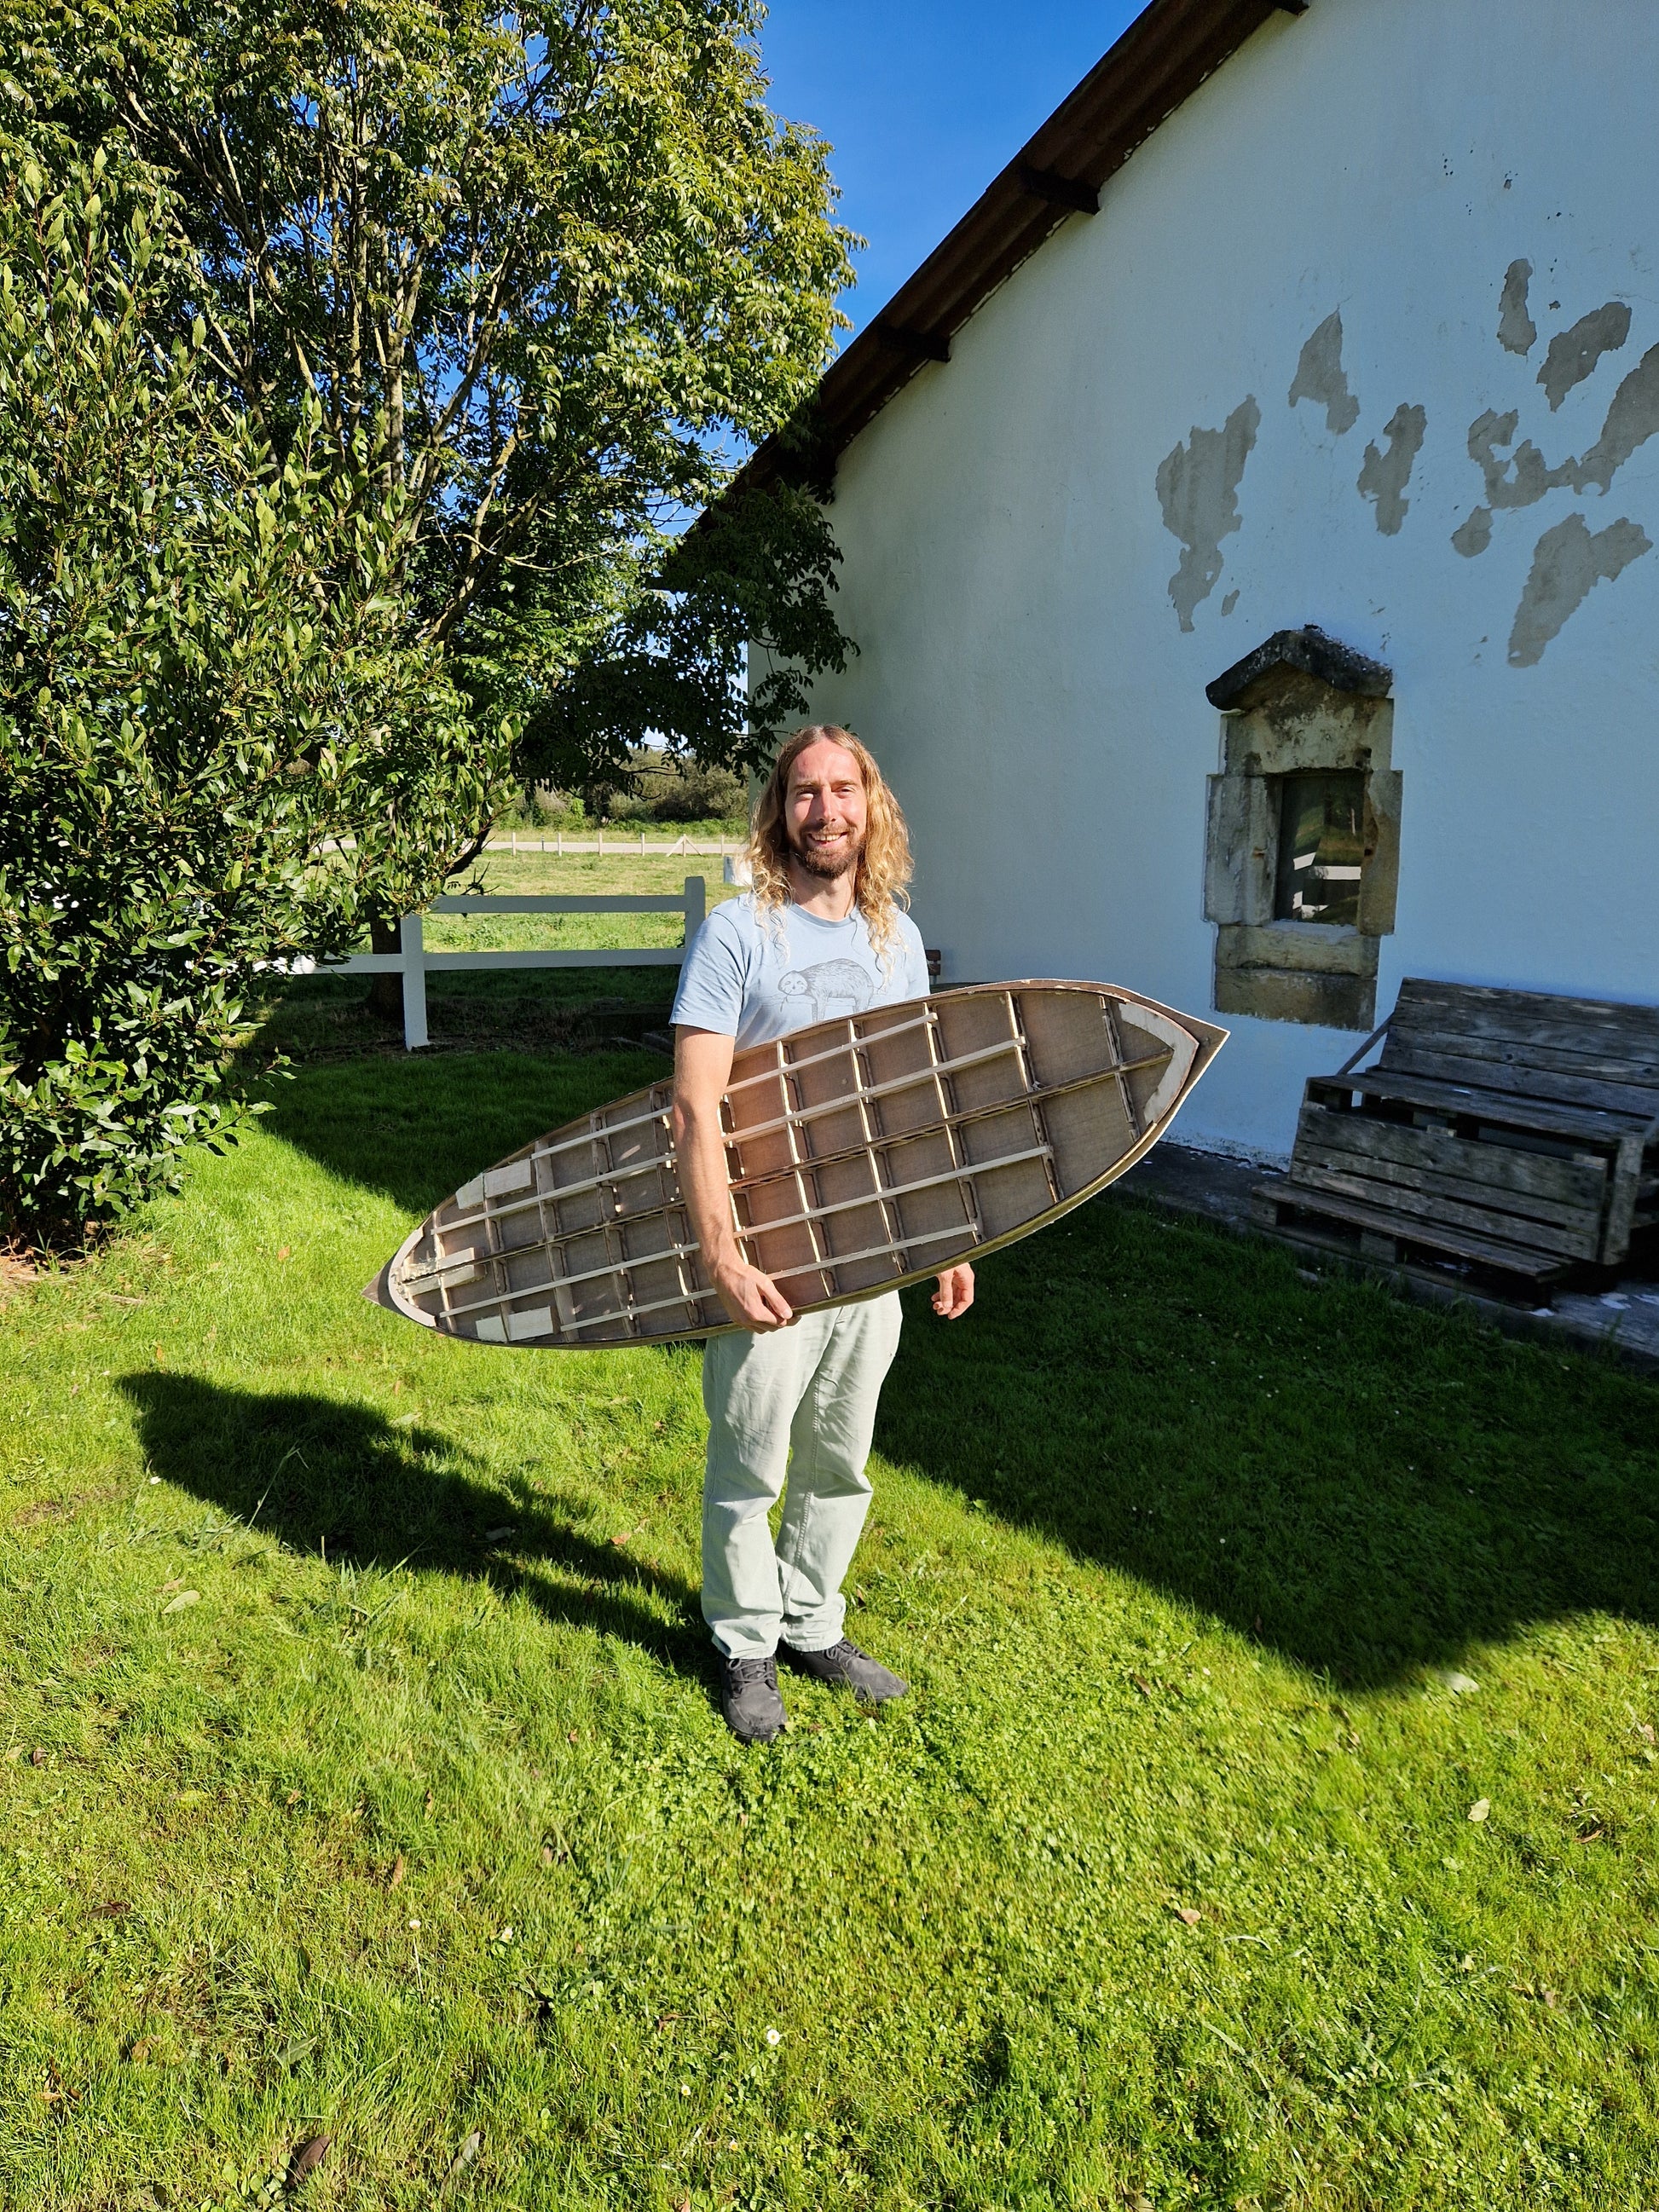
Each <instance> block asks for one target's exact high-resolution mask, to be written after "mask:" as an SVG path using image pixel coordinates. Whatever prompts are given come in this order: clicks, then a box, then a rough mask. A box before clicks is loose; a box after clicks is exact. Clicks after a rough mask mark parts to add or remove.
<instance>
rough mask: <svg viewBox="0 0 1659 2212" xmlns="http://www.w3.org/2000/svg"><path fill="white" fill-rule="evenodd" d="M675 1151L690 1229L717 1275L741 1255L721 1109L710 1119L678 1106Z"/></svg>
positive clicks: (704, 1256) (705, 1262)
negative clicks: (721, 1122)
mask: <svg viewBox="0 0 1659 2212" xmlns="http://www.w3.org/2000/svg"><path fill="white" fill-rule="evenodd" d="M674 1149H675V1152H676V1154H677V1156H678V1163H679V1182H680V1191H681V1194H682V1196H683V1197H684V1200H685V1210H686V1212H687V1213H688V1214H689V1215H690V1218H691V1233H692V1235H693V1236H694V1237H696V1240H697V1243H699V1244H700V1245H701V1246H702V1257H703V1264H704V1266H705V1267H707V1268H708V1272H709V1274H710V1275H711V1276H715V1275H717V1273H718V1271H719V1269H720V1267H722V1266H725V1265H727V1264H729V1263H730V1262H731V1261H733V1260H738V1259H741V1257H742V1254H741V1253H740V1252H739V1251H738V1239H737V1232H736V1230H735V1228H734V1227H733V1225H732V1186H731V1182H730V1180H729V1178H728V1176H727V1172H726V1142H725V1137H724V1133H723V1132H722V1130H721V1129H720V1122H719V1111H718V1109H716V1113H715V1118H714V1120H713V1121H710V1119H709V1117H708V1115H706V1114H703V1113H699V1112H697V1111H696V1110H695V1109H690V1108H688V1107H686V1106H684V1105H683V1104H682V1105H677V1106H676V1107H675V1109H674Z"/></svg>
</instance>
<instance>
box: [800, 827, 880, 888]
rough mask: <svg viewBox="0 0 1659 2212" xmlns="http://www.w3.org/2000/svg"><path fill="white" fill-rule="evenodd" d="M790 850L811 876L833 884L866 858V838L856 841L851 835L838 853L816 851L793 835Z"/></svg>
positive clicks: (821, 881)
mask: <svg viewBox="0 0 1659 2212" xmlns="http://www.w3.org/2000/svg"><path fill="white" fill-rule="evenodd" d="M789 850H790V854H791V855H792V856H793V858H794V859H795V860H799V862H800V864H801V866H802V867H803V868H805V871H806V872H807V874H808V875H809V876H816V877H817V878H818V880H819V882H820V883H825V884H833V883H836V882H837V881H838V880H839V879H840V878H842V876H844V875H846V874H847V873H848V871H849V869H853V868H855V867H857V866H858V864H859V862H860V860H862V859H863V858H864V839H863V838H862V837H860V838H859V839H858V841H857V842H856V843H854V841H853V839H852V838H850V837H849V838H848V841H847V842H846V843H845V844H844V845H843V846H842V848H841V850H840V851H839V852H838V853H819V852H814V850H813V849H812V848H811V846H810V845H808V844H805V842H802V841H801V840H799V839H798V838H796V837H794V836H791V837H790V839H789Z"/></svg>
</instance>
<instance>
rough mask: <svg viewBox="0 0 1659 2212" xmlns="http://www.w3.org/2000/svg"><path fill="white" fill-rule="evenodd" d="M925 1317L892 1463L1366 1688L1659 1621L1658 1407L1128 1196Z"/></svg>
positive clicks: (889, 1436)
mask: <svg viewBox="0 0 1659 2212" xmlns="http://www.w3.org/2000/svg"><path fill="white" fill-rule="evenodd" d="M907 1303H908V1304H909V1305H910V1306H911V1308H912V1310H911V1312H910V1315H909V1326H908V1328H907V1329H906V1331H905V1334H904V1339H903V1342H902V1348H901V1351H900V1353H899V1358H898V1362H897V1364H896V1366H895V1369H894V1370H893V1373H892V1375H891V1376H890V1379H889V1382H888V1386H887V1389H886V1390H885V1392H884V1395H883V1400H882V1408H881V1414H880V1418H879V1421H878V1429H877V1442H878V1445H879V1447H880V1449H882V1450H883V1451H884V1453H885V1454H887V1455H888V1456H890V1458H893V1459H895V1460H897V1461H899V1462H904V1463H907V1464H908V1465H911V1466H913V1467H915V1468H918V1469H919V1470H921V1472H923V1473H925V1474H928V1475H930V1476H933V1477H934V1478H935V1479H937V1480H940V1481H943V1482H945V1483H948V1484H951V1485H952V1486H956V1487H957V1488H959V1489H960V1490H962V1491H963V1492H966V1493H967V1495H968V1496H969V1498H974V1499H978V1500H981V1501H983V1503H984V1504H986V1505H987V1506H989V1507H991V1508H992V1509H994V1510H995V1511H996V1512H997V1513H998V1514H1000V1516H1004V1517H1005V1518H1006V1519H1008V1520H1009V1521H1012V1522H1024V1523H1026V1524H1028V1525H1031V1526H1034V1527H1036V1528H1041V1529H1042V1530H1043V1531H1045V1532H1046V1533H1047V1534H1050V1535H1051V1536H1053V1537H1054V1538H1055V1539H1056V1540H1057V1541H1060V1542H1061V1543H1063V1544H1064V1545H1065V1546H1066V1547H1067V1548H1068V1549H1069V1550H1070V1551H1072V1552H1073V1553H1074V1554H1076V1555H1077V1556H1078V1557H1079V1558H1082V1559H1089V1560H1091V1561H1095V1562H1097V1563H1100V1564H1103V1565H1109V1566H1112V1567H1115V1568H1120V1569H1121V1570H1123V1571H1125V1572H1127V1573H1128V1574H1132V1575H1133V1576H1136V1577H1139V1578H1140V1579H1142V1580H1144V1581H1146V1583H1151V1584H1152V1585H1154V1586H1156V1587H1157V1588H1158V1589H1162V1590H1164V1591H1167V1592H1169V1593H1170V1594H1171V1595H1175V1596H1176V1597H1179V1598H1181V1599H1183V1600H1185V1601H1188V1602H1189V1603H1190V1604H1192V1605H1193V1606H1194V1607H1199V1608H1201V1609H1202V1610H1203V1611H1204V1612H1205V1613H1208V1614H1211V1615H1212V1616H1215V1617H1218V1618H1219V1619H1221V1620H1225V1621H1226V1622H1229V1623H1230V1624H1231V1626H1234V1627H1235V1628H1237V1629H1238V1630H1241V1631H1242V1632H1244V1633H1245V1634H1246V1635H1249V1636H1253V1637H1255V1638H1257V1639H1259V1640H1260V1641H1261V1642H1262V1643H1264V1644H1272V1645H1273V1646H1274V1647H1276V1648H1277V1649H1278V1650H1280V1651H1281V1652H1283V1653H1284V1654H1285V1655H1286V1656H1289V1657H1291V1658H1292V1659H1294V1660H1296V1661H1297V1662H1299V1663H1300V1664H1302V1665H1304V1666H1305V1667H1308V1668H1312V1669H1314V1670H1316V1671H1318V1672H1321V1673H1323V1674H1327V1675H1328V1676H1330V1677H1332V1678H1334V1680H1336V1681H1337V1682H1340V1683H1341V1684H1344V1685H1347V1686H1352V1687H1354V1688H1366V1687H1376V1686H1383V1685H1385V1684H1387V1683H1389V1682H1395V1681H1399V1680H1404V1679H1407V1678H1408V1677H1409V1676H1410V1675H1411V1674H1413V1672H1414V1671H1415V1670H1417V1669H1419V1668H1421V1667H1423V1666H1425V1664H1426V1665H1435V1664H1438V1665H1449V1664H1450V1663H1452V1662H1455V1661H1457V1660H1458V1659H1460V1658H1462V1656H1464V1655H1465V1654H1466V1653H1467V1652H1468V1650H1469V1649H1470V1647H1471V1646H1472V1645H1473V1644H1477V1643H1480V1642H1483V1641H1486V1640H1495V1639H1500V1638H1504V1637H1505V1636H1507V1635H1509V1634H1510V1633H1512V1632H1515V1631H1516V1630H1517V1629H1519V1628H1521V1627H1523V1626H1525V1625H1527V1624H1528V1623H1532V1622H1540V1621H1545V1620H1552V1619H1556V1618H1560V1617H1562V1616H1565V1615H1571V1614H1582V1613H1594V1612H1605V1613H1614V1614H1619V1615H1622V1616H1623V1617H1625V1618H1626V1619H1627V1620H1635V1621H1640V1622H1644V1623H1647V1624H1652V1623H1653V1622H1655V1621H1656V1620H1659V1517H1656V1515H1659V1452H1656V1437H1659V1423H1656V1419H1655V1416H1656V1413H1659V1388H1656V1385H1655V1384H1654V1383H1652V1382H1650V1381H1649V1380H1647V1379H1645V1378H1644V1377H1641V1376H1635V1375H1632V1374H1630V1373H1628V1372H1626V1371H1624V1370H1620V1369H1618V1368H1616V1367H1614V1366H1613V1364H1611V1363H1610V1362H1608V1361H1607V1360H1604V1359H1598V1358H1594V1357H1590V1356H1586V1355H1583V1354H1578V1353H1567V1352H1557V1351H1555V1350H1554V1349H1553V1348H1551V1347H1539V1346H1533V1345H1529V1344H1517V1343H1516V1342H1514V1341H1512V1340H1509V1339H1506V1338H1504V1337H1501V1336H1498V1334H1496V1333H1495V1332H1493V1331H1492V1330H1490V1329H1487V1328H1481V1327H1480V1326H1478V1325H1477V1324H1476V1323H1475V1322H1474V1321H1473V1320H1472V1319H1469V1318H1466V1317H1464V1316H1459V1315H1456V1314H1447V1313H1444V1312H1439V1311H1435V1310H1425V1309H1421V1308H1417V1307H1413V1306H1408V1305H1407V1304H1404V1303H1403V1302H1402V1301H1401V1300H1399V1299H1397V1298H1395V1297H1391V1296H1390V1295H1389V1294H1388V1293H1387V1292H1386V1291H1383V1290H1382V1289H1380V1288H1378V1287H1376V1286H1373V1285H1366V1284H1362V1283H1357V1282H1349V1281H1345V1280H1342V1279H1334V1278H1327V1279H1322V1280H1320V1281H1318V1282H1315V1283H1310V1282H1309V1281H1307V1280H1306V1279H1303V1278H1301V1277H1299V1276H1298V1274H1297V1270H1296V1267H1295V1265H1294V1262H1293V1261H1292V1259H1291V1256H1290V1255H1288V1254H1286V1253H1285V1252H1283V1251H1282V1250H1279V1249H1276V1248H1274V1247H1273V1246H1270V1245H1268V1244H1267V1243H1255V1242H1242V1241H1239V1240H1237V1239H1234V1238H1231V1237H1226V1236H1224V1235H1222V1234H1221V1233H1220V1232H1218V1231H1214V1230H1212V1229H1210V1228H1208V1227H1206V1226H1204V1225H1197V1224H1194V1225H1185V1224H1179V1223H1172V1222H1170V1220H1169V1218H1167V1217H1166V1216H1164V1215H1160V1214H1158V1213H1155V1212H1152V1209H1150V1208H1148V1207H1146V1206H1143V1205H1141V1204H1139V1203H1138V1202H1136V1201H1134V1200H1132V1199H1127V1198H1122V1197H1109V1198H1108V1199H1104V1200H1099V1201H1097V1202H1096V1203H1095V1204H1094V1205H1092V1206H1087V1207H1085V1208H1083V1209H1082V1210H1080V1211H1079V1212H1078V1213H1077V1214H1075V1215H1073V1217H1072V1218H1070V1219H1069V1220H1067V1221H1066V1222H1063V1223H1060V1224H1059V1225H1056V1226H1055V1227H1054V1228H1053V1229H1051V1230H1048V1231H1045V1232H1044V1233H1043V1235H1042V1236H1041V1237H1036V1238H1033V1239H1031V1240H1030V1242H1028V1243H1024V1244H1022V1245H1019V1246H1017V1247H1015V1248H1014V1249H1012V1250H1010V1251H1008V1252H1006V1253H1003V1254H1000V1255H994V1257H993V1258H992V1259H991V1260H990V1261H987V1262H986V1263H985V1265H984V1266H983V1267H982V1268H981V1271H980V1291H979V1297H978V1302H977V1304H975V1308H974V1310H973V1311H972V1312H971V1313H970V1314H969V1315H968V1316H966V1317H965V1318H964V1320H963V1321H962V1322H957V1323H953V1324H951V1325H949V1326H945V1327H941V1326H940V1325H939V1322H937V1321H936V1320H935V1319H934V1318H933V1316H932V1315H931V1314H930V1313H928V1312H927V1308H926V1301H925V1297H921V1296H919V1295H918V1294H916V1293H914V1292H913V1293H910V1294H909V1295H908V1300H907Z"/></svg>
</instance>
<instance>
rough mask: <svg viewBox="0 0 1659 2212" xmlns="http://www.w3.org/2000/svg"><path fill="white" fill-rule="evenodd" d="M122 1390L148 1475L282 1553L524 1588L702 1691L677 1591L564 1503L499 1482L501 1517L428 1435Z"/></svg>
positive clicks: (699, 1651) (190, 1386)
mask: <svg viewBox="0 0 1659 2212" xmlns="http://www.w3.org/2000/svg"><path fill="white" fill-rule="evenodd" d="M119 1388H120V1389H121V1390H122V1391H123V1393H124V1394H125V1396H126V1397H127V1398H128V1400H129V1401H131V1404H132V1405H133V1406H134V1407H136V1409H137V1415H138V1425H139V1439H140V1442H141V1443H142V1445H143V1451H144V1455H145V1457H146V1459H147V1460H148V1462H149V1467H150V1469H151V1471H152V1472H153V1473H154V1474H159V1475H161V1476H162V1477H163V1478H164V1479H165V1480H167V1481H169V1482H173V1483H176V1484H177V1485H178V1486H179V1488H181V1489H183V1490H186V1491H188V1492H191V1494H192V1495H193V1496H194V1497H197V1498H201V1499H202V1500H203V1501H204V1503H206V1504H212V1505H214V1506H216V1507H217V1508H218V1509H219V1510H220V1511H221V1512H222V1513H224V1514H227V1515H229V1516H234V1517H235V1518H236V1519H237V1520H239V1521H241V1522H245V1523H246V1524H248V1525H250V1526H251V1527H253V1528H262V1529H264V1530H265V1531H266V1532H267V1534H271V1535H274V1536H276V1538H277V1539H278V1540H279V1541H281V1542H282V1543H283V1544H284V1545H285V1546H286V1547H288V1548H289V1550H290V1551H293V1552H295V1553H309V1554H312V1555H313V1556H321V1557H323V1558H325V1559H327V1560H328V1561H329V1562H330V1563H331V1564H337V1563H343V1564H348V1565H354V1566H379V1567H394V1566H399V1565H409V1566H410V1567H411V1568H413V1569H415V1570H416V1571H418V1572H434V1573H444V1574H453V1575H464V1576H466V1577H469V1578H470V1579H471V1580H473V1581H476V1582H479V1583H487V1584H489V1587H490V1588H491V1589H496V1590H499V1591H500V1592H501V1593H502V1594H503V1595H507V1594H509V1593H511V1592H513V1591H521V1592H523V1594H524V1595H526V1597H528V1598H529V1599H530V1601H531V1602H532V1604H533V1605H534V1606H535V1607H537V1609H538V1611H539V1612H540V1613H543V1614H544V1616H545V1617H546V1618H547V1619H548V1620H551V1621H556V1622H558V1623H560V1624H562V1625H573V1626H578V1627H583V1628H592V1629H596V1630H598V1631H599V1632H600V1633H602V1634H604V1635H607V1636H613V1637H617V1638H621V1639H622V1640H623V1641H626V1642H628V1643H631V1644H636V1645H638V1646H639V1647H640V1648H641V1650H644V1651H646V1652H648V1653H649V1654H650V1656H652V1657H653V1658H654V1659H657V1660H659V1661H660V1662H662V1663H663V1664H664V1665H665V1666H668V1667H671V1668H675V1669H676V1670H678V1672H681V1673H684V1674H692V1675H696V1676H699V1677H705V1678H708V1679H709V1680H712V1678H713V1670H712V1666H711V1664H710V1662H709V1659H708V1651H709V1649H710V1646H709V1644H708V1631H707V1630H706V1629H705V1627H704V1626H703V1624H702V1618H701V1616H700V1614H699V1613H698V1610H697V1602H696V1600H697V1593H696V1590H695V1589H692V1588H691V1586H690V1584H689V1583H686V1582H684V1580H683V1579H682V1578H681V1577H678V1575H673V1574H670V1573H666V1572H665V1571H663V1570H662V1569H660V1568H659V1567H656V1566H654V1565H651V1564H650V1563H649V1562H647V1561H646V1560H643V1559H640V1558H639V1557H637V1556H636V1555H635V1554H633V1553H629V1552H628V1551H626V1550H624V1549H621V1548H619V1547H616V1546H614V1545H612V1544H611V1542H609V1541H607V1540H605V1539H603V1538H600V1539H596V1538H594V1537H592V1536H589V1535H586V1534H583V1532H582V1530H581V1529H580V1527H578V1526H577V1525H576V1521H575V1518H574V1509H573V1508H572V1507H571V1505H570V1504H569V1503H568V1501H566V1500H562V1499H561V1498H557V1497H556V1496H554V1497H550V1496H548V1495H547V1494H546V1493H545V1492H538V1491H535V1490H532V1488H531V1487H530V1486H529V1485H528V1483H526V1482H524V1481H522V1480H520V1481H518V1482H516V1483H515V1482H513V1481H511V1480H509V1482H508V1489H509V1491H510V1492H511V1493H512V1496H513V1504H512V1505H511V1507H510V1508H504V1506H503V1503H502V1497H501V1490H500V1489H499V1488H498V1487H496V1486H495V1484H494V1483H493V1482H492V1484H491V1485H490V1486H488V1487H486V1486H484V1485H483V1483H482V1482H481V1481H479V1480H477V1467H478V1462H477V1459H476V1457H475V1456H474V1455H472V1454H471V1453H469V1452H468V1451H467V1450H466V1449H465V1447H464V1446H462V1445H459V1444H458V1443H455V1441H454V1440H453V1438H451V1437H447V1436H444V1435H442V1434H441V1433H440V1432H439V1431H436V1430H433V1429H426V1428H422V1427H421V1426H420V1425H418V1424H416V1423H410V1425H407V1426H403V1425H398V1423H397V1422H396V1421H393V1420H387V1419H386V1418H385V1417H384V1416H383V1415H381V1414H380V1413H374V1412H373V1411H371V1410H370V1409H369V1408H368V1407H362V1406H348V1405H341V1404H339V1403H337V1402H336V1401H333V1400H331V1399H327V1398H322V1397H312V1396H307V1395H303V1394H301V1393H299V1392H283V1393H276V1394H272V1395H258V1394H256V1393H254V1392H252V1391H244V1390H229V1389H221V1388H220V1387H218V1386H217V1385H216V1384H214V1383H206V1382H204V1381H202V1380H201V1379H200V1378H199V1377H197V1376H191V1375H169V1374H166V1373H162V1372H159V1371H155V1370H142V1371H139V1372H137V1373H133V1374H130V1375H124V1376H121V1377H120V1379H119ZM653 1598H654V1599H655V1600H656V1601H657V1603H656V1604H655V1605H654V1606H653V1604H652V1603H651V1602H650V1600H651V1599H653ZM664 1607H668V1608H670V1609H671V1613H672V1618H671V1620H668V1621H665V1620H664V1619H663V1617H662V1612H663V1608H664Z"/></svg>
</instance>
